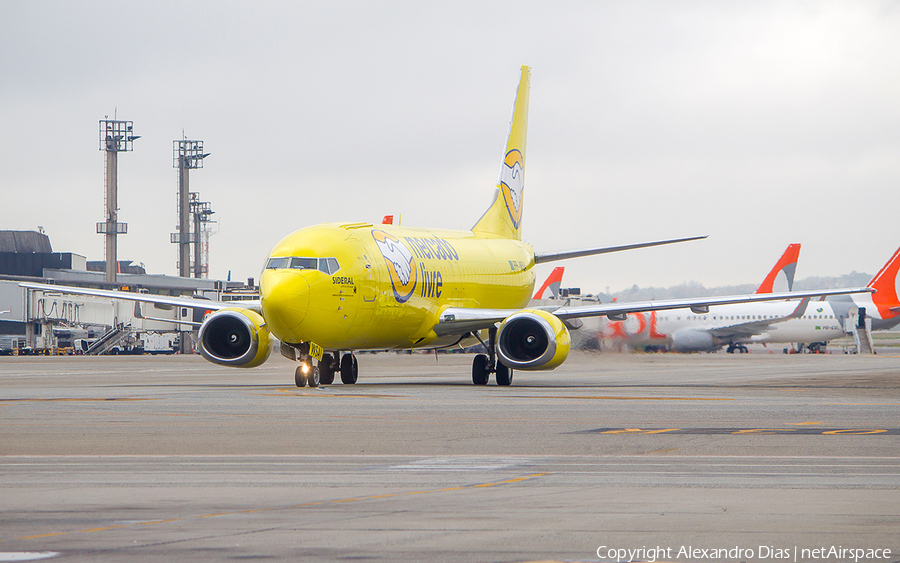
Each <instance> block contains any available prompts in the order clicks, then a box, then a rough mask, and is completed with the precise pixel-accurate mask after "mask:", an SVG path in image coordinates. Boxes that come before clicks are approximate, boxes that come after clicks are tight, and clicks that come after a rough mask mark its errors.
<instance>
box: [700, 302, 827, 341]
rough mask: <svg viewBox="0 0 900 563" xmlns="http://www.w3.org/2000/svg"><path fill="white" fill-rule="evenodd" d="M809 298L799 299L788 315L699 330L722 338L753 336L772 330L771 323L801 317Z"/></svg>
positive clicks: (774, 323)
mask: <svg viewBox="0 0 900 563" xmlns="http://www.w3.org/2000/svg"><path fill="white" fill-rule="evenodd" d="M809 300H810V298H809V297H806V298H804V299H801V300H800V303H798V304H797V307H796V308H795V309H794V310H793V311H791V314H789V315H784V316H781V317H774V318H769V319H760V320H750V321H746V322H742V323H732V324H728V325H722V326H717V327H713V328H708V329H700V330H702V331H703V332H708V333H709V334H712V335H713V336H715V337H717V338H722V339H727V338H749V337H750V336H755V335H757V334H762V333H764V332H769V331H771V330H773V329H774V328H775V327H774V326H773V325H776V324H778V323H783V322H785V321H789V320H791V319H797V318H800V317H802V316H803V315H804V314H805V313H806V307H807V305H809Z"/></svg>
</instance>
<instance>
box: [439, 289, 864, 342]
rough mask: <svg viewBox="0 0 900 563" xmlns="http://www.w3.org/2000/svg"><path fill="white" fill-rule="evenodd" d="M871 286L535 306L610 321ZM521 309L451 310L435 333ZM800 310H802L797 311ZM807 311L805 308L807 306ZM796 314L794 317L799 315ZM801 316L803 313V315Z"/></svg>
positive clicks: (470, 327) (461, 329) (476, 325)
mask: <svg viewBox="0 0 900 563" xmlns="http://www.w3.org/2000/svg"><path fill="white" fill-rule="evenodd" d="M872 291H873V290H872V289H871V288H868V287H856V288H843V289H822V290H813V291H790V292H782V293H755V294H752V295H728V296H722V297H692V298H689V299H668V300H662V301H636V302H634V303H598V304H597V305H579V306H577V307H534V308H535V309H542V310H545V311H547V312H548V313H552V314H553V315H554V316H556V317H558V318H559V319H560V320H563V321H566V320H571V319H580V318H584V317H602V316H604V315H607V316H609V317H611V318H616V317H621V316H624V315H627V314H628V313H643V312H647V311H665V310H670V309H691V310H692V311H694V312H695V313H706V312H708V311H709V308H710V307H712V306H715V305H729V304H733V303H753V302H756V301H784V300H788V299H802V298H807V297H809V298H811V297H827V296H830V295H847V294H853V293H871V292H872ZM519 310H520V309H466V308H463V307H450V308H448V309H445V310H444V311H443V312H442V313H441V317H440V320H439V321H438V324H437V325H436V326H435V327H434V331H435V332H436V333H437V334H438V336H446V335H450V334H463V333H465V332H469V331H474V330H481V329H485V328H490V327H492V326H493V325H494V324H495V323H498V322H501V321H502V320H503V319H505V318H506V317H508V316H509V315H511V314H513V313H515V312H516V311H519ZM798 310H799V308H798ZM804 310H805V306H804ZM796 311H797V310H795V311H794V313H792V314H796ZM800 314H801V315H802V313H800Z"/></svg>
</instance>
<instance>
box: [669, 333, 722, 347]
mask: <svg viewBox="0 0 900 563" xmlns="http://www.w3.org/2000/svg"><path fill="white" fill-rule="evenodd" d="M672 347H673V348H674V349H675V351H676V352H712V351H713V350H715V349H716V348H718V343H717V342H716V338H715V337H714V336H713V335H712V334H710V333H708V332H704V331H702V330H696V329H693V328H683V329H681V330H676V331H675V333H674V334H672Z"/></svg>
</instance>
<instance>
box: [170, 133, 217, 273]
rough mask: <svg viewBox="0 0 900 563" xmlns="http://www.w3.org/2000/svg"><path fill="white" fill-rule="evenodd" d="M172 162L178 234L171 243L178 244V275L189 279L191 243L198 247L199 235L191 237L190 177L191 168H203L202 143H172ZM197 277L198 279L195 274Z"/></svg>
mask: <svg viewBox="0 0 900 563" xmlns="http://www.w3.org/2000/svg"><path fill="white" fill-rule="evenodd" d="M173 153H174V162H173V166H174V167H175V168H177V169H178V227H177V228H178V232H177V233H172V237H171V241H172V242H173V243H177V244H178V275H179V276H181V277H183V278H189V277H191V243H195V244H198V245H199V233H195V234H194V235H193V236H192V235H191V199H190V197H191V196H190V176H189V171H190V170H191V169H192V168H203V159H204V158H206V157H207V156H209V153H206V154H204V153H203V141H190V140H187V139H181V140H176V141H173ZM197 277H200V275H199V273H197Z"/></svg>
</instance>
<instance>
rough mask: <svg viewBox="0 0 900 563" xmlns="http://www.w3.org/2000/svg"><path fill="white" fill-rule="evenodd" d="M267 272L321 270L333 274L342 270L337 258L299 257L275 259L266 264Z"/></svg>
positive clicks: (270, 259)
mask: <svg viewBox="0 0 900 563" xmlns="http://www.w3.org/2000/svg"><path fill="white" fill-rule="evenodd" d="M266 269H267V270H319V271H320V272H323V273H326V274H333V273H335V272H337V271H338V270H339V269H340V264H338V261H337V259H336V258H301V257H297V256H290V257H273V258H269V261H268V262H267V263H266Z"/></svg>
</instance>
